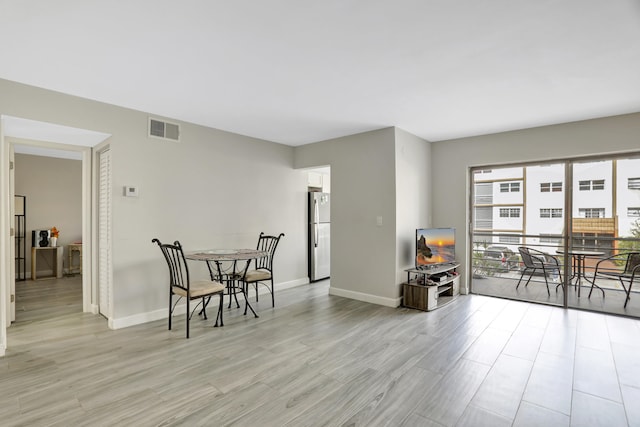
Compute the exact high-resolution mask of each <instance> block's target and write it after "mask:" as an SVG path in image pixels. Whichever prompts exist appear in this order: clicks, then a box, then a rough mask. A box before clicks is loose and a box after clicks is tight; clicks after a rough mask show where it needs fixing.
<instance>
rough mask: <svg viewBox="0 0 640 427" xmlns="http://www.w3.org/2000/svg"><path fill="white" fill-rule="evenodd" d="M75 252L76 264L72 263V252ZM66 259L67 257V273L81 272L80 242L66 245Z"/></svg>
mask: <svg viewBox="0 0 640 427" xmlns="http://www.w3.org/2000/svg"><path fill="white" fill-rule="evenodd" d="M74 252H76V253H77V254H78V265H75V264H74V263H73V253H74ZM67 257H68V258H67V259H68V268H69V271H68V273H69V274H75V273H80V274H82V243H72V244H70V245H67Z"/></svg>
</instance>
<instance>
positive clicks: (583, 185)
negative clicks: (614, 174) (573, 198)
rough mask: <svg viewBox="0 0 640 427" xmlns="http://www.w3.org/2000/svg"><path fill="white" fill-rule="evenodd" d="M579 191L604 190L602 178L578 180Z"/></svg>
mask: <svg viewBox="0 0 640 427" xmlns="http://www.w3.org/2000/svg"><path fill="white" fill-rule="evenodd" d="M579 188H580V191H589V190H604V179H592V180H585V181H580V182H579Z"/></svg>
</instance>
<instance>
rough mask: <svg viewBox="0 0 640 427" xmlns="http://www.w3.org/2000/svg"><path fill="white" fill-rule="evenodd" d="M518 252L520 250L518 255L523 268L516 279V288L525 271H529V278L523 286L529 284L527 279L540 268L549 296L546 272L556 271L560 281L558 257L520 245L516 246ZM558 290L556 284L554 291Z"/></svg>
mask: <svg viewBox="0 0 640 427" xmlns="http://www.w3.org/2000/svg"><path fill="white" fill-rule="evenodd" d="M518 252H520V257H521V258H522V263H523V264H524V268H523V269H522V274H521V275H520V280H518V284H517V285H516V289H518V287H519V286H520V282H522V278H523V277H524V275H525V273H527V272H528V273H529V278H528V279H527V283H525V284H524V286H527V285H529V281H530V280H531V277H533V274H534V273H535V272H536V271H538V270H542V275H543V276H544V282H545V284H546V285H547V294H548V295H549V296H551V292H550V291H549V281H548V280H547V274H548V273H554V272H558V277H559V278H560V284H561V283H562V276H560V262H559V261H558V258H556V257H554V256H553V255H549V254H547V253H544V252H541V251H539V250H536V249H532V248H529V247H526V246H520V247H519V248H518ZM557 291H558V286H556V292H557Z"/></svg>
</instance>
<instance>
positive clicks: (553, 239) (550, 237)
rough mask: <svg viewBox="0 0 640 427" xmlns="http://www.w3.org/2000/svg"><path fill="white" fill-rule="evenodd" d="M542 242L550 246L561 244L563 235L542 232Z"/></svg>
mask: <svg viewBox="0 0 640 427" xmlns="http://www.w3.org/2000/svg"><path fill="white" fill-rule="evenodd" d="M540 243H545V244H548V245H550V246H559V245H560V243H562V237H561V236H558V235H554V234H541V235H540Z"/></svg>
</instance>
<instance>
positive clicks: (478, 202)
mask: <svg viewBox="0 0 640 427" xmlns="http://www.w3.org/2000/svg"><path fill="white" fill-rule="evenodd" d="M565 167H566V166H565V164H564V163H550V164H545V165H535V166H523V167H505V168H495V169H482V170H476V171H474V174H473V190H474V195H473V205H474V206H473V230H474V233H476V236H475V237H474V242H475V243H476V245H478V244H482V245H485V246H486V245H498V244H499V245H503V246H507V247H509V248H511V249H512V250H514V251H516V250H517V247H518V246H519V245H532V246H538V245H539V246H542V247H545V246H547V247H552V248H556V247H557V246H559V245H560V244H561V236H562V232H563V228H564V224H565V195H566V191H568V186H567V185H566V182H565V180H566V178H565ZM571 196H572V211H571V217H572V235H573V239H574V245H579V246H584V247H591V248H598V249H600V250H607V251H610V250H612V249H613V248H614V247H615V246H616V240H615V239H616V238H619V237H631V230H632V228H633V226H634V224H635V222H636V221H637V220H638V219H640V159H610V160H601V161H590V162H582V163H574V164H573V179H572V186H571Z"/></svg>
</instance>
